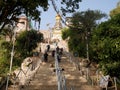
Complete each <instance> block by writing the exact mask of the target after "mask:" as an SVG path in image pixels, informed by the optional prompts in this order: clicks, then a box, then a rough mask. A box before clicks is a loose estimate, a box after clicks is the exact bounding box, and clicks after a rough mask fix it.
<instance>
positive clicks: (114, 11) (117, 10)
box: [110, 1, 120, 17]
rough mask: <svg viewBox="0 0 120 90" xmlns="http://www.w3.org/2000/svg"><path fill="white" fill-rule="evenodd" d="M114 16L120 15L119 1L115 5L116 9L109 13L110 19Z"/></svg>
mask: <svg viewBox="0 0 120 90" xmlns="http://www.w3.org/2000/svg"><path fill="white" fill-rule="evenodd" d="M116 14H120V1H119V2H118V3H117V6H116V8H115V9H113V10H111V11H110V16H111V17H113V16H115V15H116Z"/></svg>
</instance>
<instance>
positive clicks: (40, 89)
mask: <svg viewBox="0 0 120 90" xmlns="http://www.w3.org/2000/svg"><path fill="white" fill-rule="evenodd" d="M18 87H20V88H18ZM64 88H66V89H67V90H101V88H99V87H98V86H89V85H80V86H74V85H72V86H69V85H66V87H62V88H61V90H64ZM8 90H58V86H57V85H28V86H16V87H15V88H14V87H13V86H12V87H11V88H10V87H9V89H8Z"/></svg>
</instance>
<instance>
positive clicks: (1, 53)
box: [0, 30, 43, 75]
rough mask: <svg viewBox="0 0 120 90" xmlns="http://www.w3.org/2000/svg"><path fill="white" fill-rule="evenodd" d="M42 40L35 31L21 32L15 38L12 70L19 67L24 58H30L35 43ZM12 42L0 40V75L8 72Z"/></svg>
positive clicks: (35, 45)
mask: <svg viewBox="0 0 120 90" xmlns="http://www.w3.org/2000/svg"><path fill="white" fill-rule="evenodd" d="M42 40H43V35H42V34H41V33H38V32H37V31H35V30H31V31H23V32H21V33H20V35H18V36H17V37H16V41H15V49H14V57H13V68H12V69H15V68H16V67H20V66H21V63H22V62H23V60H24V58H26V57H28V56H31V55H32V51H33V49H35V48H36V47H37V43H39V42H41V41H42ZM12 46H13V43H12V41H6V40H5V39H4V38H2V39H0V75H2V74H5V73H7V72H8V71H9V67H10V59H11V51H12Z"/></svg>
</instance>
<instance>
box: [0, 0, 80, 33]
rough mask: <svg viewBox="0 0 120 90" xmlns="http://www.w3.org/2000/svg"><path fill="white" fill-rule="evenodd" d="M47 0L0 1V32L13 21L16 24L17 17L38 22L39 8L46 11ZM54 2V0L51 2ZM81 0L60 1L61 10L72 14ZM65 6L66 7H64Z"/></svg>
mask: <svg viewBox="0 0 120 90" xmlns="http://www.w3.org/2000/svg"><path fill="white" fill-rule="evenodd" d="M48 1H49V0H34V1H33V0H1V1H0V25H1V28H0V32H1V31H2V29H3V27H4V26H5V25H6V24H7V23H9V22H11V21H13V22H17V16H19V15H21V14H25V15H26V16H29V17H31V19H33V20H37V21H39V22H40V20H41V19H40V14H41V11H42V10H41V8H43V10H44V11H47V9H48V8H49V7H48V5H49V2H48ZM51 1H54V0H51ZM80 1H81V0H61V4H62V5H63V6H64V7H63V6H62V7H61V8H62V9H61V10H62V11H63V12H64V13H65V12H72V11H75V9H78V8H79V2H80ZM65 6H66V7H65Z"/></svg>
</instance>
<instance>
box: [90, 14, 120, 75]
mask: <svg viewBox="0 0 120 90" xmlns="http://www.w3.org/2000/svg"><path fill="white" fill-rule="evenodd" d="M119 22H120V15H116V16H114V17H113V18H111V19H110V20H108V21H106V22H104V23H101V24H100V25H99V26H98V27H97V28H96V29H95V30H94V31H93V33H92V42H91V44H90V45H91V47H92V56H91V58H92V59H93V60H94V61H97V62H98V63H100V66H101V68H102V69H103V71H104V73H105V74H109V75H111V76H117V77H118V76H120V72H119V68H120V23H119Z"/></svg>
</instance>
